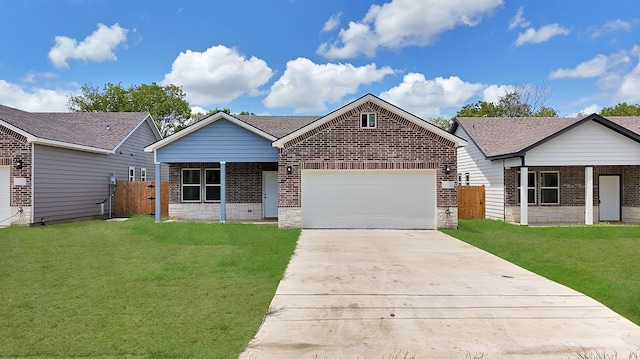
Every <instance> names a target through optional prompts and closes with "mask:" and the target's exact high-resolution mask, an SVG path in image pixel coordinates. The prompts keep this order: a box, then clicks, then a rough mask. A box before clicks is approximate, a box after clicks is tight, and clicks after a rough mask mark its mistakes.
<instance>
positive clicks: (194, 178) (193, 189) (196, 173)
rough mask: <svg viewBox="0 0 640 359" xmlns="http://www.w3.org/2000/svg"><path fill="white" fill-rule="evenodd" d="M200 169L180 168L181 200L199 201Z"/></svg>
mask: <svg viewBox="0 0 640 359" xmlns="http://www.w3.org/2000/svg"><path fill="white" fill-rule="evenodd" d="M200 183H201V178H200V169H199V168H183V169H182V191H181V192H182V201H183V202H200V192H201V191H200Z"/></svg>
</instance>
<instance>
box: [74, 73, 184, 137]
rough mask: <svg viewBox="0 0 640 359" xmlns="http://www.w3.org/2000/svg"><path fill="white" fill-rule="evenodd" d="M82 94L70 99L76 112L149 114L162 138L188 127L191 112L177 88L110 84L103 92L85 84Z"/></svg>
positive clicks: (182, 92) (153, 85) (154, 85)
mask: <svg viewBox="0 0 640 359" xmlns="http://www.w3.org/2000/svg"><path fill="white" fill-rule="evenodd" d="M81 91H82V94H81V95H78V96H70V97H69V99H68V103H67V107H68V108H69V110H70V111H74V112H145V111H147V112H149V113H150V114H151V117H153V120H154V121H155V123H156V126H157V127H158V130H159V131H160V134H161V135H162V136H163V137H165V136H168V135H170V134H172V133H174V132H176V131H178V130H180V129H181V128H184V127H185V126H186V125H187V121H188V120H189V119H190V118H191V108H190V107H189V103H188V102H187V101H186V100H185V99H184V98H185V96H186V95H185V93H184V91H182V88H181V87H178V86H175V85H166V86H160V85H158V84H156V83H155V82H154V83H152V84H151V85H146V84H142V85H139V86H131V87H129V88H128V89H125V88H123V87H122V84H117V85H115V84H112V83H107V84H106V85H104V87H103V88H102V90H100V89H99V88H98V87H97V86H93V85H91V84H85V85H84V86H82V88H81Z"/></svg>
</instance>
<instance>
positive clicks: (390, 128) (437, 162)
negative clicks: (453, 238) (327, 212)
mask: <svg viewBox="0 0 640 359" xmlns="http://www.w3.org/2000/svg"><path fill="white" fill-rule="evenodd" d="M371 112H375V113H377V128H374V129H368V128H367V129H364V128H361V127H360V114H361V113H371ZM447 164H448V165H449V166H450V168H451V172H450V174H448V175H447V174H445V173H444V167H445V165H447ZM288 166H291V167H292V173H290V174H288V173H287V171H286V168H287V167H288ZM303 169H436V170H437V176H436V181H437V192H438V193H437V197H438V204H437V205H438V207H456V206H457V193H456V190H455V189H442V188H441V181H455V176H456V175H455V173H456V148H455V143H453V142H451V141H449V140H447V139H445V138H443V137H440V136H438V135H436V134H434V133H433V132H430V131H427V130H425V129H424V128H422V127H421V126H418V125H416V124H414V123H412V122H410V121H408V120H406V119H404V118H402V117H400V116H398V115H396V114H394V113H392V112H389V111H387V110H386V109H384V108H382V107H379V106H377V105H375V104H373V103H370V102H369V103H366V104H364V105H362V106H359V107H358V108H355V109H353V110H351V111H349V112H347V113H346V114H344V115H341V116H339V117H337V118H336V119H334V120H332V121H329V122H328V123H326V124H324V125H322V126H320V127H318V128H316V129H314V130H312V131H309V132H308V133H306V134H304V135H302V136H300V137H298V138H296V139H294V140H292V141H290V142H288V143H286V144H285V148H283V149H281V150H280V160H279V163H278V182H279V207H300V202H301V198H300V197H301V189H300V175H301V170H303Z"/></svg>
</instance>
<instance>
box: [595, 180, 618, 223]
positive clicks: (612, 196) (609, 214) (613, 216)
mask: <svg viewBox="0 0 640 359" xmlns="http://www.w3.org/2000/svg"><path fill="white" fill-rule="evenodd" d="M598 182H599V185H598V194H599V195H598V198H599V199H600V209H599V213H600V215H599V217H600V220H601V221H619V220H620V176H600V177H599V180H598Z"/></svg>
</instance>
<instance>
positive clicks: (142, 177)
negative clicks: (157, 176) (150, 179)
mask: <svg viewBox="0 0 640 359" xmlns="http://www.w3.org/2000/svg"><path fill="white" fill-rule="evenodd" d="M146 180H147V169H146V168H144V167H142V168H141V169H140V181H146Z"/></svg>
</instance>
